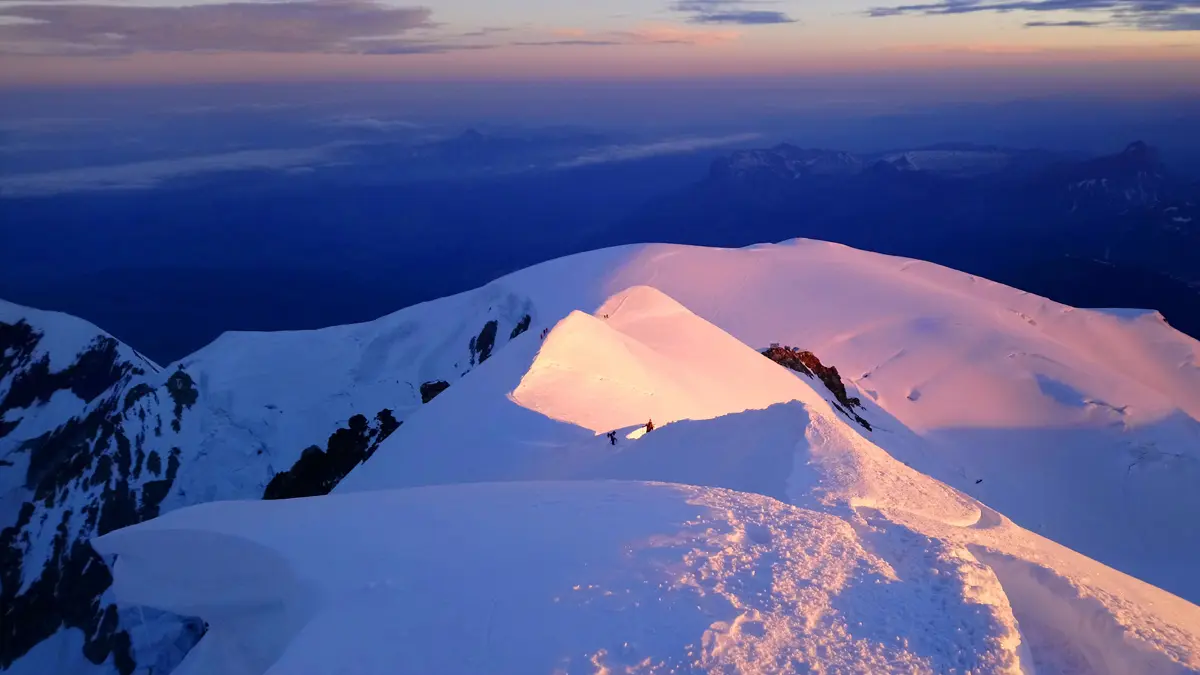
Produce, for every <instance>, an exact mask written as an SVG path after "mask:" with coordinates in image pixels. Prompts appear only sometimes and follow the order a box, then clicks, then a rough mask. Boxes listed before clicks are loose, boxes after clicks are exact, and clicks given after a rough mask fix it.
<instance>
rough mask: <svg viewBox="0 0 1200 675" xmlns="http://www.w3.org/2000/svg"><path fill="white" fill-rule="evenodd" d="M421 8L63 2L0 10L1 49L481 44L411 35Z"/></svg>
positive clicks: (339, 3)
mask: <svg viewBox="0 0 1200 675" xmlns="http://www.w3.org/2000/svg"><path fill="white" fill-rule="evenodd" d="M430 17H431V12H430V10H429V9H426V8H423V7H395V6H392V5H389V4H385V3H384V2H379V1H377V0H283V1H281V2H229V3H224V4H204V5H185V6H177V7H163V6H153V7H151V6H134V5H98V4H63V3H60V2H42V3H38V4H24V5H7V6H4V7H2V8H0V18H2V19H5V21H4V22H3V23H0V51H4V52H8V53H35V54H37V53H52V54H64V53H65V54H73V53H82V54H88V53H91V54H129V53H136V52H283V53H301V52H305V53H367V54H373V53H387V54H396V53H427V52H438V51H447V50H450V49H463V48H478V46H473V45H456V44H440V43H437V42H432V41H423V40H407V39H404V38H403V37H402V36H403V34H404V33H406V32H408V31H411V30H413V29H416V28H425V27H429V26H431V25H432V23H431V20H430Z"/></svg>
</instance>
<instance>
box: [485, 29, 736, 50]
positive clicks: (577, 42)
mask: <svg viewBox="0 0 1200 675" xmlns="http://www.w3.org/2000/svg"><path fill="white" fill-rule="evenodd" d="M551 36H552V37H551V38H548V39H545V40H524V41H519V42H512V43H509V44H511V45H512V46H516V47H613V46H620V45H715V44H722V43H726V42H732V41H734V40H737V39H738V38H739V37H741V33H740V32H739V31H736V30H728V29H714V28H682V27H677V26H644V27H641V28H635V29H633V30H627V31H607V32H602V33H588V32H587V31H583V30H578V29H573V28H560V29H557V30H554V31H552V32H551Z"/></svg>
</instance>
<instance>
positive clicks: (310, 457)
mask: <svg viewBox="0 0 1200 675" xmlns="http://www.w3.org/2000/svg"><path fill="white" fill-rule="evenodd" d="M400 424H401V422H399V421H397V420H396V418H395V417H393V416H392V411H391V410H380V411H379V413H378V414H376V415H375V420H374V422H373V423H371V422H368V421H367V418H366V417H364V416H362V415H355V416H354V417H351V418H350V421H349V423H348V424H347V426H346V427H345V428H342V429H338V430H337V431H335V432H333V435H332V436H330V437H329V441H328V442H327V443H326V444H325V448H324V449H321V448H319V447H317V446H315V445H314V446H311V447H309V448H308V449H307V450H305V451H304V452H303V453H302V454H301V455H300V459H299V461H297V462H296V464H295V465H293V466H292V468H291V469H289V470H287V471H284V472H282V473H279V474H276V476H275V477H274V478H273V479H271V482H270V483H268V484H267V489H266V491H264V492H263V499H295V498H297V497H317V496H319V495H327V494H329V492H330V491H331V490H333V488H334V487H336V486H337V484H338V483H340V482H341V480H342V479H343V478H345V477H346V475H347V474H349V473H350V471H352V470H353V469H354V467H356V466H358V465H359V464H362V463H363V462H365V461H367V459H369V458H370V457H371V455H373V454H375V450H377V449H378V448H379V444H380V443H382V442H383V441H384V440H386V439H387V437H388V436H391V435H392V432H394V431H395V430H396V429H399V428H400Z"/></svg>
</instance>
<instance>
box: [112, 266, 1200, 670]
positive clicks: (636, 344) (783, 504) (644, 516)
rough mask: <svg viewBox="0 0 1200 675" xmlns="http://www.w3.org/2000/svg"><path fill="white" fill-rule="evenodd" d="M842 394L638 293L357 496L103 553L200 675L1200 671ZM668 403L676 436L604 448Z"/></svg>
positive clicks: (217, 516) (526, 344)
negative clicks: (191, 632)
mask: <svg viewBox="0 0 1200 675" xmlns="http://www.w3.org/2000/svg"><path fill="white" fill-rule="evenodd" d="M828 396H829V394H828V392H826V391H825V389H824V385H822V384H821V383H819V382H817V381H816V380H814V379H810V378H807V377H805V376H803V375H800V374H798V373H794V372H792V371H789V370H786V369H784V368H782V367H781V366H778V365H776V364H775V363H773V362H772V361H770V360H768V359H766V358H764V357H763V356H761V355H759V354H758V353H756V352H755V351H754V350H752V349H750V348H749V347H747V346H746V345H744V344H742V343H740V342H738V341H737V340H736V339H734V338H732V337H731V336H729V335H728V334H727V333H725V332H724V331H721V330H720V329H719V328H717V327H716V326H714V325H712V324H711V323H709V322H707V321H705V320H704V319H701V318H700V317H698V316H696V315H695V314H692V313H691V312H690V311H688V310H687V309H686V308H684V307H683V306H681V305H680V304H679V303H677V302H676V301H674V300H673V299H671V298H669V297H667V296H666V295H664V294H663V293H661V292H660V291H657V290H655V289H653V288H647V287H635V288H631V289H628V290H626V291H622V292H620V293H618V294H616V295H614V296H613V297H612V298H610V299H608V300H607V301H606V302H604V303H602V305H601V307H600V309H599V310H598V311H597V315H596V316H588V315H585V314H582V313H580V312H573V313H571V314H570V315H568V316H567V317H566V318H565V319H563V320H562V321H561V322H559V323H558V324H557V326H556V327H555V328H554V329H553V330H552V331H551V332H550V333H549V335H548V336H547V337H546V339H545V340H544V342H543V341H538V340H536V339H535V338H534V336H532V335H531V336H526V337H525V338H523V339H522V340H521V341H519V342H518V343H516V344H514V345H512V346H511V347H510V348H508V349H506V350H504V351H503V352H501V353H500V354H498V355H497V357H496V358H494V359H492V360H489V361H488V362H487V363H485V364H483V365H482V366H480V367H479V368H477V369H476V370H475V371H474V372H472V373H471V375H470V376H468V377H467V378H464V380H463V381H462V382H461V383H459V384H457V385H455V386H454V387H452V388H451V389H449V390H448V391H447V392H446V393H445V394H443V395H442V396H441V397H439V398H438V399H437V400H436V401H434V402H433V403H432V404H430V405H429V406H428V407H427V408H425V409H423V410H421V411H420V412H419V413H417V414H415V415H413V416H412V417H411V418H410V420H409V423H408V424H407V425H406V427H405V428H404V429H403V430H402V431H401V432H400V433H397V434H395V435H394V436H392V437H391V438H389V439H388V440H387V441H385V443H384V444H383V446H382V447H381V448H380V450H379V452H378V453H376V455H375V456H374V457H373V458H372V459H371V460H370V461H368V462H366V463H365V464H363V465H361V466H360V467H358V468H357V469H355V470H354V472H352V473H351V474H350V476H349V477H347V479H346V480H344V481H343V482H342V484H341V485H340V486H339V487H338V488H337V489H336V492H337V493H346V494H335V495H333V496H330V497H326V498H317V499H310V500H298V501H291V502H286V503H272V504H263V503H227V504H211V505H206V506H203V507H198V508H192V509H185V510H183V511H177V512H175V513H172V514H170V515H168V516H166V517H164V518H160V519H158V520H156V521H152V522H149V523H145V524H143V525H140V526H135V527H133V528H128V529H125V530H121V531H118V532H116V533H113V534H110V535H107V536H106V537H103V538H101V539H100V540H98V542H97V543H96V546H97V547H98V549H99V550H100V551H101V552H102V554H104V555H106V556H115V560H116V566H115V573H116V578H117V584H116V586H115V590H116V592H117V594H118V596H119V597H121V599H122V600H123V601H125V602H129V603H136V604H148V605H151V606H156V607H160V608H163V609H168V610H171V611H177V612H181V613H188V614H199V615H201V616H204V617H205V618H206V619H208V620H209V621H210V624H211V625H212V630H211V632H210V633H209V635H207V636H206V637H205V638H204V640H203V641H202V642H201V643H200V645H199V646H198V647H197V649H196V650H195V652H194V653H193V654H192V655H191V656H190V657H189V659H188V660H187V661H185V663H184V665H183V666H182V668H181V671H180V672H184V673H192V672H214V671H220V672H231V673H233V672H237V673H242V672H244V673H264V672H269V673H306V672H311V673H322V672H329V671H330V670H331V669H333V668H335V667H341V668H349V669H350V670H351V671H353V672H363V673H371V672H380V673H383V672H394V671H395V670H397V669H398V670H401V671H413V672H447V673H454V672H462V673H467V672H478V671H480V670H486V671H488V672H497V673H525V672H575V671H586V670H591V671H594V672H612V671H614V670H627V672H773V671H801V672H802V671H805V670H806V669H810V668H811V669H824V670H825V671H826V672H847V673H855V672H899V671H903V672H930V673H948V672H962V673H965V672H976V673H1022V672H1024V673H1031V672H1056V673H1112V674H1114V675H1115V674H1117V673H1185V672H1200V607H1197V606H1195V605H1193V604H1191V603H1189V602H1187V601H1185V600H1182V599H1180V598H1177V597H1174V596H1172V595H1170V594H1169V593H1166V592H1164V591H1162V590H1160V589H1158V588H1154V587H1152V586H1150V585H1148V584H1146V583H1144V582H1141V581H1138V580H1136V579H1133V578H1131V577H1128V576H1126V575H1124V574H1121V573H1120V572H1117V571H1115V570H1113V569H1110V568H1107V567H1105V566H1104V565H1101V564H1099V563H1097V562H1095V561H1093V560H1090V559H1088V558H1085V557H1084V556H1081V555H1079V554H1078V553H1075V552H1073V551H1071V550H1069V549H1067V548H1064V547H1062V546H1060V545H1058V544H1055V543H1054V542H1052V541H1049V540H1047V539H1045V538H1043V537H1040V536H1038V535H1037V534H1034V533H1032V532H1029V531H1027V530H1025V529H1023V528H1020V527H1018V526H1017V525H1015V524H1013V523H1012V522H1011V521H1009V520H1008V519H1007V518H1005V517H1004V516H1002V515H1000V514H999V513H997V512H996V511H994V510H992V509H991V508H989V507H988V506H985V505H984V504H982V503H980V502H978V501H976V500H974V499H972V498H970V497H968V496H967V495H965V494H963V493H962V492H959V491H957V490H954V489H953V488H950V487H948V486H947V485H945V484H944V483H942V482H939V481H937V480H935V479H934V478H931V477H929V476H927V475H925V474H923V473H921V472H919V471H917V470H916V469H914V468H912V467H911V466H909V464H910V463H914V461H915V460H917V459H920V458H921V457H922V448H921V447H920V446H919V445H908V446H905V447H903V448H901V446H899V445H897V448H901V449H903V450H905V451H906V452H907V453H908V454H902V453H900V452H898V451H893V452H894V453H895V454H889V452H886V451H884V450H883V449H882V448H880V447H879V446H878V445H876V443H875V442H874V440H875V438H876V436H877V435H878V436H880V437H884V438H886V437H888V436H889V434H888V433H887V432H872V431H866V430H865V429H864V428H862V427H859V426H857V425H855V424H854V423H853V422H851V421H850V420H848V419H847V418H846V417H845V416H844V415H843V414H841V413H839V412H838V411H837V410H836V409H835V407H834V406H833V405H832V404H831V403H830V401H829V400H828V398H827V397H828ZM648 409H649V410H652V411H653V412H654V414H655V415H656V416H658V422H659V426H658V428H656V429H655V430H654V431H653V432H652V433H649V434H646V435H644V436H642V437H641V438H639V439H638V440H636V441H629V440H622V441H620V442H619V443H618V444H617V445H615V446H614V445H611V444H610V442H609V441H608V440H607V439H606V438H605V437H604V436H603V435H598V432H601V431H603V430H604V429H608V428H620V427H622V426H630V425H631V424H636V423H637V420H640V419H642V417H643V416H644V413H645V411H646V410H648ZM902 440H904V441H905V442H906V443H910V442H912V438H909V437H903V438H902ZM925 459H926V461H929V460H928V457H926V458H925ZM531 479H534V480H542V481H546V480H547V479H550V480H551V482H538V483H524V482H511V483H507V484H503V483H494V482H491V483H479V482H476V481H497V480H503V481H525V480H531ZM563 479H570V480H573V481H576V482H570V483H562V482H554V481H561V480H563ZM614 479H618V480H629V481H640V482H633V483H613V482H606V481H611V480H614ZM644 481H656V482H654V483H646V482H644ZM463 483H474V484H471V485H464V484H463ZM413 485H425V486H433V487H419V488H415V489H408V490H394V489H392V488H395V487H397V486H413ZM381 522H382V523H388V527H387V536H384V537H380V536H379V529H378V528H379V523H381ZM556 669H557V670H556ZM605 669H607V670H605Z"/></svg>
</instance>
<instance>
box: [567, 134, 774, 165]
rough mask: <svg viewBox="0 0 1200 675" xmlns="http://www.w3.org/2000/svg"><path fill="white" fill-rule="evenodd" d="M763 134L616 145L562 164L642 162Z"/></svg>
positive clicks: (743, 140) (721, 145)
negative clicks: (650, 158) (651, 158)
mask: <svg viewBox="0 0 1200 675" xmlns="http://www.w3.org/2000/svg"><path fill="white" fill-rule="evenodd" d="M761 137H762V134H732V135H729V136H694V137H690V138H676V139H671V140H666V141H658V142H655V143H642V144H637V145H612V146H609V147H606V148H599V149H597V150H593V151H591V152H588V153H586V154H584V155H580V156H579V157H576V158H575V159H572V160H569V161H566V162H562V163H560V164H559V165H558V166H559V168H561V169H571V168H576V167H581V166H592V165H595V164H610V163H613V162H631V161H634V160H638V159H647V158H649V157H658V156H661V155H679V154H684V153H689V152H695V151H697V150H705V149H708V148H721V147H725V146H730V145H738V144H742V143H749V142H751V141H755V140H758V139H759V138H761Z"/></svg>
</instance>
